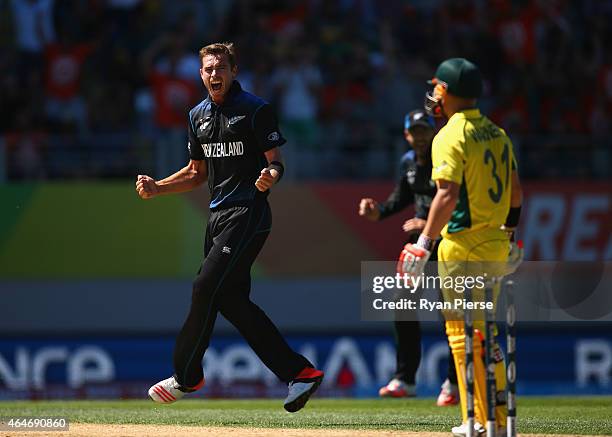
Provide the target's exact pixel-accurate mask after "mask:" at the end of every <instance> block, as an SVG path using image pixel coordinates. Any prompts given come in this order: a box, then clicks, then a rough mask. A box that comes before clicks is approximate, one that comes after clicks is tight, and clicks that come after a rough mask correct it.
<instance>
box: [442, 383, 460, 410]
mask: <svg viewBox="0 0 612 437" xmlns="http://www.w3.org/2000/svg"><path fill="white" fill-rule="evenodd" d="M458 403H459V387H457V386H456V385H455V384H451V382H450V381H449V380H448V379H447V380H446V381H444V384H442V390H441V391H440V394H439V395H438V400H437V401H436V405H437V406H438V407H450V406H452V405H457V404H458Z"/></svg>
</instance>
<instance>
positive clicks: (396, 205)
mask: <svg viewBox="0 0 612 437" xmlns="http://www.w3.org/2000/svg"><path fill="white" fill-rule="evenodd" d="M435 195H436V184H435V182H434V181H432V180H431V163H428V164H426V165H424V166H423V165H419V164H417V161H416V154H415V152H414V150H410V151H408V152H407V153H406V154H404V156H402V161H401V176H400V180H399V181H398V183H397V185H396V186H395V189H394V190H393V192H392V193H391V194H390V195H389V198H388V199H387V201H386V202H384V203H383V204H381V205H380V218H381V219H383V218H385V217H388V216H390V215H392V214H395V213H396V212H399V211H401V210H402V209H404V208H406V207H407V206H409V205H411V204H413V203H414V206H415V212H416V214H415V215H416V217H418V218H421V219H424V220H425V219H427V215H428V214H429V207H430V206H431V202H432V200H433V198H434V196H435Z"/></svg>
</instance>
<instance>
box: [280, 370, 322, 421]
mask: <svg viewBox="0 0 612 437" xmlns="http://www.w3.org/2000/svg"><path fill="white" fill-rule="evenodd" d="M323 376H325V374H324V373H323V372H321V371H320V370H317V369H315V368H313V367H305V368H304V369H302V371H301V372H300V373H298V375H297V376H296V377H295V378H294V379H293V380H291V382H289V394H288V395H287V398H286V399H285V402H284V405H283V406H284V407H285V410H287V411H288V412H290V413H295V412H296V411H299V410H301V409H302V408H304V405H306V402H308V399H310V396H312V394H313V393H314V392H315V391H317V389H318V388H319V386H320V385H321V382H322V381H323Z"/></svg>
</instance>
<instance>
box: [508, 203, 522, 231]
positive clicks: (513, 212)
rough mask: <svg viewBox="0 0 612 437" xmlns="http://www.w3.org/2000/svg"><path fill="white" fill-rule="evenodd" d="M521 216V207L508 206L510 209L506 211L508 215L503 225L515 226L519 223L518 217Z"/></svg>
mask: <svg viewBox="0 0 612 437" xmlns="http://www.w3.org/2000/svg"><path fill="white" fill-rule="evenodd" d="M520 217H521V207H520V206H517V207H514V208H513V207H510V211H508V216H507V217H506V223H505V225H504V226H506V227H507V228H516V227H517V226H518V223H519V218H520Z"/></svg>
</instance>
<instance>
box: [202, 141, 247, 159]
mask: <svg viewBox="0 0 612 437" xmlns="http://www.w3.org/2000/svg"><path fill="white" fill-rule="evenodd" d="M202 149H204V155H205V156H206V157H207V158H223V157H226V156H238V155H242V154H244V145H243V144H242V141H233V142H229V143H205V144H202Z"/></svg>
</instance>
